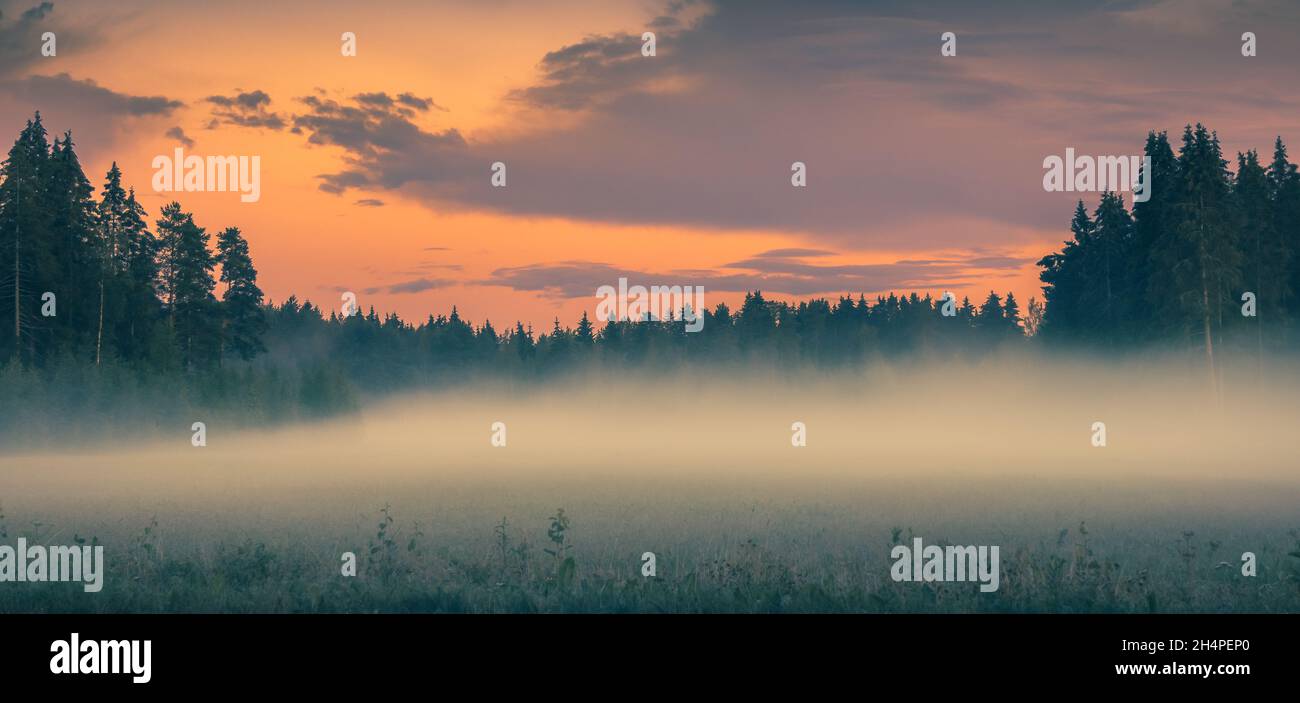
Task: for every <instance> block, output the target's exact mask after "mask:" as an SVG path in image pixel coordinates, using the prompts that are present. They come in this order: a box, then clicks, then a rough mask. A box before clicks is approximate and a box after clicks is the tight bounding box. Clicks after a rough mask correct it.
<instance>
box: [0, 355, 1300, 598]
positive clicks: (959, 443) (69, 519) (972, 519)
mask: <svg viewBox="0 0 1300 703" xmlns="http://www.w3.org/2000/svg"><path fill="white" fill-rule="evenodd" d="M1062 363H1068V365H1069V368H1068V369H1064V368H1062V367H1059V366H1051V365H1048V364H1045V363H1042V362H1041V361H1040V362H1038V363H1036V364H1033V365H1029V366H1025V365H1023V364H1019V363H1015V362H1013V361H1008V360H998V361H986V362H976V363H970V364H959V365H955V366H954V365H951V364H950V365H947V366H943V367H941V368H934V367H929V366H925V367H924V368H919V367H912V368H900V367H897V366H895V367H877V368H873V369H869V370H867V371H865V372H863V373H860V374H854V375H852V376H846V375H844V374H843V373H842V372H837V373H835V374H814V375H797V376H793V377H792V376H787V375H783V374H779V373H770V374H767V375H763V376H761V377H756V376H755V375H753V374H746V375H744V376H736V377H727V376H717V375H713V376H708V377H704V376H690V375H680V374H679V375H674V376H671V377H664V378H661V379H657V380H653V381H647V380H646V379H644V378H619V377H598V378H596V377H593V378H587V379H581V380H579V381H572V382H570V383H565V384H550V385H543V386H509V385H503V386H500V387H480V388H477V389H476V390H475V391H474V392H473V393H469V392H466V391H465V390H464V389H456V390H447V391H443V392H436V393H415V394H407V395H403V396H400V397H396V398H388V399H385V400H379V399H375V400H371V401H368V402H366V403H364V404H363V406H362V407H361V409H360V410H359V411H358V412H357V413H354V414H349V415H345V416H342V417H338V418H334V419H331V420H328V421H319V422H312V423H304V424H295V425H291V426H286V427H269V428H263V429H257V428H249V427H239V428H236V427H227V426H226V425H225V424H223V423H221V422H214V423H210V424H209V428H208V435H207V442H208V443H207V446H204V447H193V446H191V445H190V437H191V434H190V432H189V423H190V421H191V420H192V419H201V418H188V417H186V418H180V417H178V418H176V429H175V432H174V434H173V435H172V436H154V437H150V438H148V439H141V440H137V439H131V438H130V437H127V436H124V437H122V438H121V439H119V441H117V442H115V443H109V442H104V443H96V444H94V445H88V446H71V447H46V448H43V449H27V448H24V449H22V450H19V451H13V452H8V453H4V454H2V455H0V512H2V513H3V517H0V543H6V544H12V543H13V542H14V540H16V539H17V538H18V537H20V536H21V537H26V538H27V539H28V541H29V542H33V543H36V542H39V543H42V544H74V543H82V542H83V541H84V543H87V544H102V545H104V546H105V553H106V560H107V576H106V578H105V583H104V588H103V591H102V592H100V593H84V592H83V590H82V588H81V585H80V584H76V583H74V584H13V583H6V584H0V612H448V613H463V612H472V613H490V612H602V613H603V612H690V613H715V612H723V613H733V612H745V613H751V612H814V613H821V612H1300V510H1297V506H1300V481H1298V480H1297V472H1296V470H1295V465H1294V462H1295V456H1296V452H1295V450H1296V446H1295V440H1294V439H1293V438H1292V437H1291V435H1290V433H1289V432H1290V428H1293V427H1294V426H1295V421H1296V420H1297V417H1296V415H1297V411H1296V410H1295V409H1294V407H1293V403H1292V402H1291V399H1293V398H1294V397H1295V391H1296V390H1297V389H1296V388H1295V385H1296V383H1295V381H1294V380H1291V379H1296V378H1300V376H1298V375H1297V374H1295V373H1294V370H1293V369H1290V368H1279V369H1275V370H1274V371H1276V373H1272V374H1269V375H1268V376H1267V378H1269V379H1273V380H1270V381H1269V382H1267V383H1262V384H1259V385H1254V386H1249V387H1247V386H1245V385H1244V384H1245V382H1244V381H1242V382H1241V383H1240V384H1237V385H1234V386H1232V387H1233V388H1235V389H1237V392H1236V393H1235V394H1227V395H1225V397H1224V398H1223V399H1222V402H1220V403H1218V404H1207V403H1204V402H1201V401H1200V399H1202V398H1203V397H1204V391H1203V390H1201V389H1199V387H1197V386H1196V385H1195V384H1193V383H1189V381H1188V379H1189V378H1192V375H1191V374H1192V371H1187V372H1186V373H1185V372H1184V371H1183V370H1180V369H1179V368H1178V367H1176V366H1171V365H1170V364H1162V365H1161V366H1160V368H1161V369H1162V370H1161V371H1160V372H1155V371H1153V369H1152V367H1150V366H1149V365H1148V364H1147V362H1131V364H1130V365H1129V366H1122V365H1120V366H1117V365H1114V364H1108V365H1105V366H1092V365H1088V364H1086V363H1085V362H1082V361H1071V362H1062ZM1277 379H1283V380H1281V381H1279V380H1277ZM1013 380H1014V382H1012V381H1013ZM1049 381H1050V382H1049ZM1067 400H1068V402H1067ZM1098 419H1100V420H1103V421H1105V422H1106V423H1107V426H1108V431H1109V441H1108V444H1107V446H1105V447H1095V446H1092V444H1091V443H1090V436H1091V429H1090V428H1091V425H1092V423H1093V422H1094V421H1097V420H1098ZM796 421H798V422H803V423H805V424H806V426H807V437H808V443H807V446H805V447H795V446H792V444H791V435H792V432H791V424H792V423H793V422H796ZM494 422H502V423H504V424H505V425H506V426H507V428H508V442H507V444H506V446H504V447H494V446H492V444H491V442H490V437H491V435H492V432H491V430H490V427H491V425H492V423H494ZM561 511H562V512H561ZM913 537H922V538H924V540H925V542H926V543H927V544H939V545H945V544H955V545H967V544H976V545H998V546H999V547H1000V549H1001V578H1000V587H999V589H998V590H997V591H995V592H993V593H981V592H980V591H979V587H978V584H976V583H967V582H960V583H913V582H896V581H894V580H892V579H891V578H890V566H891V563H892V560H891V559H890V550H891V548H892V547H893V546H895V545H897V544H910V543H911V540H912V539H913ZM345 552H352V553H354V554H355V555H356V575H355V576H345V575H343V573H342V564H343V562H342V555H343V554H344V553H345ZM645 552H652V553H654V555H655V575H654V576H652V577H648V576H645V575H643V573H642V566H643V562H642V555H643V554H644V553H645ZM1245 552H1251V553H1253V554H1254V555H1255V559H1256V572H1255V575H1254V576H1244V575H1243V573H1242V555H1243V553H1245Z"/></svg>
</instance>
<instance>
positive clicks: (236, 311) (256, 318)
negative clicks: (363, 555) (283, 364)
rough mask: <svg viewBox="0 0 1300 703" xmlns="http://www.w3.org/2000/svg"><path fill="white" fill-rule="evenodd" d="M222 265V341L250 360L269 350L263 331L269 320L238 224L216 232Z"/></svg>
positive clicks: (255, 272)
mask: <svg viewBox="0 0 1300 703" xmlns="http://www.w3.org/2000/svg"><path fill="white" fill-rule="evenodd" d="M216 263H217V264H219V265H220V266H221V282H222V283H224V284H226V289H225V291H224V292H222V294H221V316H222V327H223V332H222V341H223V344H224V349H228V350H230V351H232V352H234V353H235V354H237V355H239V358H240V359H243V360H244V361H247V360H249V359H251V358H253V356H255V355H257V354H259V353H261V352H264V351H266V347H265V346H264V345H263V344H262V333H263V332H264V331H265V330H266V319H265V317H264V316H263V314H262V289H260V288H258V287H257V269H255V268H253V259H252V257H251V256H249V253H248V242H247V241H246V240H245V239H244V238H243V236H242V235H241V234H240V232H239V228H238V227H228V228H226V229H225V230H224V231H222V232H221V234H218V235H217V259H216Z"/></svg>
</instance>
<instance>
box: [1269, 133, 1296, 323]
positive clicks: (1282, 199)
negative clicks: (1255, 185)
mask: <svg viewBox="0 0 1300 703" xmlns="http://www.w3.org/2000/svg"><path fill="white" fill-rule="evenodd" d="M1268 189H1269V201H1270V203H1271V205H1272V211H1273V218H1272V219H1273V226H1272V228H1271V232H1272V235H1273V240H1272V245H1271V247H1270V246H1268V245H1266V248H1271V249H1272V250H1273V251H1274V255H1275V256H1277V257H1278V259H1279V261H1278V262H1277V264H1278V265H1280V266H1282V267H1283V269H1284V270H1286V271H1287V272H1288V273H1287V275H1286V278H1287V280H1286V281H1285V284H1284V285H1282V286H1281V287H1280V291H1279V293H1280V295H1281V305H1282V307H1281V308H1279V311H1278V312H1279V313H1281V314H1282V322H1283V323H1284V325H1285V326H1284V328H1283V335H1284V339H1285V335H1286V334H1287V331H1288V330H1287V328H1289V327H1290V326H1291V325H1292V324H1294V322H1295V315H1294V314H1293V313H1291V312H1290V310H1291V306H1292V305H1294V304H1295V303H1296V301H1297V300H1300V174H1297V173H1296V165H1295V164H1293V163H1291V162H1290V161H1289V160H1288V159H1287V153H1286V145H1285V144H1283V143H1282V138H1281V137H1278V138H1277V140H1276V141H1274V143H1273V161H1272V162H1271V163H1270V164H1269V167H1268Z"/></svg>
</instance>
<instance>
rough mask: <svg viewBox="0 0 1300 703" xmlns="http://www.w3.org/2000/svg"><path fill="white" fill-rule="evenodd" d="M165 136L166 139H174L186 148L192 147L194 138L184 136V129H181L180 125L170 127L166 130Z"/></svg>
mask: <svg viewBox="0 0 1300 703" xmlns="http://www.w3.org/2000/svg"><path fill="white" fill-rule="evenodd" d="M166 137H167V138H168V139H175V140H176V141H178V142H180V143H181V144H183V145H184V146H185V147H186V148H187V149H190V148H193V147H194V140H193V139H190V138H189V137H188V136H186V135H185V130H183V129H181V128H180V127H172V128H171V129H169V130H167V134H166Z"/></svg>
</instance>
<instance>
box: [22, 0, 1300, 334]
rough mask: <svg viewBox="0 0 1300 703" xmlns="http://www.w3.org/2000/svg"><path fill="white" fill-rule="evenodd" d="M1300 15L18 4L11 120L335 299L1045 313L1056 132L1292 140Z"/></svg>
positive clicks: (629, 3)
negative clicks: (771, 302)
mask: <svg viewBox="0 0 1300 703" xmlns="http://www.w3.org/2000/svg"><path fill="white" fill-rule="evenodd" d="M45 32H54V34H55V36H56V52H55V55H54V56H43V55H42V52H41V47H42V43H43V42H42V35H43V34H44V33H45ZM344 32H351V33H353V34H355V36H356V55H355V56H344V55H343V52H342V51H341V48H342V44H343V42H342V35H343V33H344ZM644 32H654V33H655V39H656V46H655V49H656V50H655V55H654V56H644V55H643V53H642V46H643V41H642V34H643V33H644ZM944 32H953V33H954V34H955V36H956V55H955V56H942V55H941V52H940V49H941V44H942V43H943V42H942V40H941V35H942V34H943V33H944ZM1244 32H1253V33H1254V34H1255V35H1256V55H1255V56H1251V57H1246V56H1243V55H1242V43H1243V41H1242V34H1243V33H1244ZM1297 36H1300V3H1295V2H1292V1H1289V0H1276V1H1266V2H1265V1H1261V2H1248V1H1240V2H1219V1H1215V2H1206V1H1201V0H1180V1H1178V2H1158V1H1152V2H1144V1H1142V0H1124V1H1118V0H1116V1H1101V0H1079V1H1077V2H1071V3H1054V2H1037V1H1032V0H1012V1H1007V2H985V3H971V2H966V1H964V0H951V1H941V0H931V1H926V0H894V1H884V0H881V1H870V0H862V1H858V2H851V1H848V0H803V1H801V2H769V1H765V0H715V1H713V2H704V1H699V2H696V1H691V0H670V1H667V2H664V1H651V0H591V1H587V0H555V1H549V0H548V1H547V2H536V1H533V2H528V1H523V0H520V1H515V0H479V1H471V0H447V1H445V2H428V1H424V2H408V1H403V0H389V1H387V2H380V3H373V2H360V1H358V0H351V1H347V2H344V1H341V0H324V1H322V0H311V1H307V0H279V1H277V2H265V1H259V2H246V1H244V0H225V1H224V2H219V3H217V2H204V3H197V2H196V3H181V2H161V1H158V2H155V1H144V0H119V1H118V2H112V3H104V2H90V1H88V0H87V1H71V2H70V1H67V0H59V1H55V2H39V1H38V0H0V136H2V135H3V134H6V133H7V134H8V135H10V138H12V137H16V136H17V133H18V132H19V131H20V130H21V129H22V126H23V124H24V122H25V121H26V120H27V119H29V118H30V117H31V115H32V114H33V112H34V111H36V110H40V111H41V114H42V116H43V119H44V123H45V125H46V127H47V129H48V130H49V131H50V133H51V138H53V135H55V134H61V133H63V132H64V131H65V130H71V131H72V134H73V139H74V142H75V144H76V146H77V149H78V153H79V155H80V157H81V160H82V164H83V166H84V167H85V169H86V171H87V176H88V177H89V178H90V180H91V181H92V183H94V184H95V185H96V190H97V191H98V190H99V188H100V186H101V185H102V183H103V174H104V173H105V172H106V171H107V170H108V168H109V166H110V164H111V163H113V162H116V163H117V164H118V165H119V167H120V168H121V169H122V171H123V176H124V182H125V183H126V184H128V185H132V186H134V187H135V189H136V192H137V195H138V197H139V198H140V200H141V202H142V203H143V204H144V206H145V207H146V209H147V210H148V211H149V214H150V217H151V220H152V219H153V218H156V216H157V211H158V210H159V209H160V207H161V206H162V205H163V204H165V203H167V202H170V201H172V200H179V201H180V202H181V204H182V205H183V206H184V208H185V209H186V210H189V211H192V212H193V213H194V216H195V220H196V222H197V223H198V224H200V225H202V226H204V227H206V228H207V229H208V231H209V232H211V233H214V234H215V233H216V232H218V231H220V230H221V229H224V228H225V227H229V226H236V227H239V228H240V229H241V230H242V231H243V232H244V234H245V236H246V237H247V238H248V240H249V244H250V249H251V252H252V255H253V258H254V262H255V264H256V266H257V269H258V272H259V284H260V286H261V287H262V289H263V290H264V291H265V293H266V294H267V296H268V297H269V298H270V299H272V300H275V301H282V300H284V299H285V298H286V297H287V296H289V295H291V294H294V295H297V296H298V298H299V299H300V300H302V299H310V300H312V301H314V302H316V303H317V304H319V305H321V306H322V307H323V308H325V309H326V310H337V309H339V308H340V306H341V305H342V295H343V293H344V292H345V291H351V292H354V293H355V294H356V296H357V299H358V302H359V304H360V305H361V307H362V308H363V309H365V308H369V307H371V306H373V307H374V308H375V309H376V310H377V311H380V312H381V313H382V312H388V311H395V312H397V313H399V314H400V315H402V317H403V318H406V319H408V320H414V321H418V320H422V319H423V318H424V317H426V316H427V315H429V314H431V313H432V314H445V313H447V312H448V311H449V310H450V308H451V307H452V306H453V305H455V306H457V308H458V310H459V311H460V314H461V316H462V317H465V318H467V319H469V320H471V321H473V322H476V323H481V322H482V321H483V320H485V319H491V320H492V322H493V323H494V325H495V326H497V327H498V329H500V328H501V327H502V326H504V325H507V324H513V322H514V321H515V320H522V321H524V322H525V323H532V324H533V325H534V327H537V328H540V329H547V328H549V327H550V325H551V321H552V320H553V319H554V318H557V317H558V318H559V319H560V321H561V323H562V324H564V325H566V326H571V325H573V324H574V322H575V321H576V320H577V318H578V317H579V316H581V314H582V312H584V311H586V312H587V313H588V314H589V315H593V316H594V314H595V309H596V304H597V302H598V299H597V297H596V295H595V292H596V289H597V288H599V287H600V286H603V285H614V286H617V284H618V279H619V278H620V277H627V278H628V279H629V284H631V285H635V284H638V283H639V284H642V285H646V286H649V285H700V286H703V287H704V289H705V301H706V304H707V305H708V306H709V307H713V306H714V305H716V304H717V303H719V302H726V303H727V304H728V305H731V306H733V308H734V306H735V305H736V304H737V303H738V302H739V300H740V299H741V298H743V295H744V292H745V291H749V290H761V291H763V293H764V295H765V296H768V297H774V298H778V299H783V300H799V299H807V298H811V297H832V298H833V297H837V296H839V295H841V294H852V295H854V296H856V295H858V294H866V295H867V296H868V297H872V296H874V295H876V294H882V293H885V294H887V293H888V292H890V291H898V292H909V291H913V290H916V291H919V292H921V293H922V294H925V293H927V292H928V293H931V294H933V295H934V296H935V297H939V296H940V295H941V294H942V292H943V291H946V290H951V291H954V292H955V293H956V294H957V295H958V296H961V295H969V296H970V297H971V298H972V299H973V300H976V301H978V300H981V299H982V298H983V297H984V296H985V295H987V293H988V291H989V290H990V289H993V290H996V291H998V292H999V293H1003V292H1005V291H1014V292H1015V294H1016V297H1017V298H1018V299H1020V300H1021V301H1022V302H1021V305H1022V308H1023V306H1024V301H1026V300H1027V299H1028V298H1030V297H1031V296H1038V297H1040V298H1041V288H1040V284H1039V281H1038V277H1037V272H1038V270H1037V267H1036V266H1035V262H1036V261H1037V260H1038V259H1039V258H1040V257H1042V256H1043V255H1045V254H1047V253H1050V252H1051V251H1053V250H1055V249H1057V248H1059V247H1060V245H1061V242H1062V240H1063V239H1064V238H1066V237H1067V236H1068V235H1069V229H1068V224H1069V220H1070V216H1071V214H1072V211H1073V208H1074V203H1075V200H1076V199H1078V198H1079V197H1082V198H1083V200H1084V202H1085V205H1086V206H1087V207H1088V208H1089V209H1090V210H1091V209H1092V208H1094V207H1095V206H1096V202H1097V194H1096V193H1083V194H1079V193H1056V192H1046V191H1045V190H1044V189H1043V185H1042V182H1043V174H1044V168H1043V160H1044V158H1045V157H1047V156H1051V155H1057V156H1064V154H1065V149H1066V148H1073V149H1075V151H1076V152H1077V153H1079V154H1088V155H1130V154H1140V153H1141V149H1142V144H1143V142H1144V140H1145V137H1146V134H1147V133H1148V132H1149V131H1151V130H1168V131H1169V132H1170V137H1171V141H1172V142H1173V143H1174V145H1175V147H1176V146H1177V144H1178V139H1179V135H1180V134H1181V131H1182V129H1183V127H1184V125H1186V124H1189V123H1192V124H1194V123H1196V122H1202V123H1204V124H1206V125H1207V126H1208V127H1210V128H1211V129H1214V130H1217V132H1218V134H1219V136H1220V138H1221V140H1222V141H1223V146H1224V150H1225V154H1227V155H1228V156H1230V157H1232V158H1233V159H1234V161H1235V154H1236V152H1238V151H1243V150H1246V149H1258V150H1259V151H1260V152H1261V153H1262V154H1265V155H1266V156H1267V155H1271V152H1272V144H1273V139H1274V137H1276V136H1278V135H1281V136H1282V137H1283V138H1284V139H1286V140H1297V139H1300V124H1298V123H1297V122H1298V121H1297V115H1298V114H1300V111H1297V109H1296V108H1297V105H1298V104H1300V95H1298V94H1297V87H1298V84H1300V78H1298V77H1297V76H1298V75H1300V71H1297V70H1296V67H1297V66H1300V40H1297V39H1296V37H1297ZM177 147H182V148H184V149H185V150H186V153H187V154H194V155H199V156H227V155H237V156H238V155H248V156H253V155H256V156H258V157H259V159H260V164H261V197H260V199H259V200H258V201H257V202H249V203H246V202H241V200H240V198H239V196H238V194H237V193H229V192H226V193H222V192H203V193H187V192H182V193H174V192H155V191H154V189H153V186H152V177H153V173H154V168H153V166H152V164H153V160H154V157H156V156H158V155H171V154H172V153H173V150H174V149H175V148H177ZM1292 151H1293V154H1294V152H1295V149H1293V150H1292ZM796 161H797V162H802V163H804V164H805V165H806V168H807V185H806V187H802V188H796V187H793V186H792V185H791V181H790V178H791V165H792V163H794V162H796ZM495 162H502V163H504V164H505V165H506V177H507V181H506V187H504V188H495V187H492V186H491V182H490V179H491V176H492V170H491V169H492V164H493V163H495Z"/></svg>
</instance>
